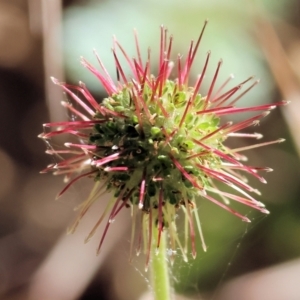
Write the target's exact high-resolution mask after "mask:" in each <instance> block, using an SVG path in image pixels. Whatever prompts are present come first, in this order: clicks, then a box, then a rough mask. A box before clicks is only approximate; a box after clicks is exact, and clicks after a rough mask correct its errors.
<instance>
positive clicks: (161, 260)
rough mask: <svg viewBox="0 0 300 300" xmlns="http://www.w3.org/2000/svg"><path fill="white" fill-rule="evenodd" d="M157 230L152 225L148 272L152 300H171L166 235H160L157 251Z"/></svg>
mask: <svg viewBox="0 0 300 300" xmlns="http://www.w3.org/2000/svg"><path fill="white" fill-rule="evenodd" d="M157 238H158V229H157V226H156V225H154V224H153V228H152V242H151V259H150V272H151V283H152V288H153V296H154V300H171V299H173V297H172V289H171V284H170V277H169V266H168V264H169V263H168V259H167V242H166V239H167V237H166V233H165V232H162V233H161V239H160V244H159V249H158V250H157Z"/></svg>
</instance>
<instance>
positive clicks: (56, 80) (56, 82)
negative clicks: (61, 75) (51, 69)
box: [50, 76, 59, 84]
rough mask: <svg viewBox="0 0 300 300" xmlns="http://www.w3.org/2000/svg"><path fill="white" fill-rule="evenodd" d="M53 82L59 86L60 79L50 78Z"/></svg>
mask: <svg viewBox="0 0 300 300" xmlns="http://www.w3.org/2000/svg"><path fill="white" fill-rule="evenodd" d="M50 79H51V81H52V82H53V83H54V84H59V81H58V79H56V78H55V77H52V76H51V77H50Z"/></svg>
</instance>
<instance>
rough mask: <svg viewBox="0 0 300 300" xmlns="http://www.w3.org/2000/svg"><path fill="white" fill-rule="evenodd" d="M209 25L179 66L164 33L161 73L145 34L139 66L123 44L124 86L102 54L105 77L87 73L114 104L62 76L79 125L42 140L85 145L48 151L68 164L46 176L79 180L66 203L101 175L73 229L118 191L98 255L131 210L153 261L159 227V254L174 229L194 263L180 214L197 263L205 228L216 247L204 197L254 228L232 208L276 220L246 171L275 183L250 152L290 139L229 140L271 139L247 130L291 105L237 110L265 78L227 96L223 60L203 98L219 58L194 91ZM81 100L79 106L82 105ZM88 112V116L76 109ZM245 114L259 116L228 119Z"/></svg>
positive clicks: (118, 49) (53, 130)
mask: <svg viewBox="0 0 300 300" xmlns="http://www.w3.org/2000/svg"><path fill="white" fill-rule="evenodd" d="M206 23H207V22H205V24H204V27H203V29H202V32H201V34H200V37H199V39H198V40H197V42H196V43H194V42H191V44H190V46H189V48H188V51H187V54H186V56H181V55H178V56H177V59H175V62H173V61H172V58H173V53H172V42H173V37H172V36H170V37H169V38H168V37H167V30H166V29H165V28H164V27H163V26H162V27H161V29H160V30H161V39H160V45H159V47H160V48H159V50H160V55H159V61H158V63H154V64H155V65H157V64H158V73H157V74H156V75H153V74H151V73H150V69H151V64H153V62H152V61H151V55H150V50H149V52H148V56H147V59H146V61H143V60H142V58H141V54H140V48H139V43H138V39H137V34H136V33H135V43H136V49H137V58H133V59H131V58H130V57H129V56H128V54H127V53H126V52H125V50H124V49H123V47H122V46H121V45H120V44H119V42H118V41H117V40H116V39H114V45H113V49H112V54H113V57H114V60H115V65H116V70H117V81H116V82H114V80H113V79H112V78H111V76H110V75H109V74H108V72H107V70H106V69H105V66H104V64H103V63H102V61H101V59H100V58H99V57H98V55H97V54H96V57H97V60H98V62H99V65H100V70H98V69H96V68H95V67H93V66H92V65H91V64H90V63H89V62H87V61H86V60H85V59H84V58H82V59H81V63H82V64H83V66H84V67H85V68H87V69H88V70H89V71H90V72H91V73H93V74H94V75H95V76H96V77H97V78H98V80H99V82H100V83H101V85H102V86H103V87H104V89H105V90H106V92H107V97H106V98H105V99H103V101H102V102H101V103H98V102H97V101H96V100H95V99H94V97H93V96H92V95H91V93H90V92H89V90H88V89H87V88H86V86H85V85H84V84H83V83H82V82H80V83H79V85H78V86H72V85H68V84H66V83H62V82H59V81H57V80H56V79H53V82H54V83H55V84H57V85H59V86H60V87H61V88H62V89H63V90H64V91H65V92H66V94H67V95H68V96H69V98H70V100H71V102H70V103H69V102H62V105H63V106H64V107H66V108H67V109H68V110H70V111H71V112H72V114H73V115H74V116H76V119H75V120H72V121H67V122H60V123H46V124H44V128H45V131H44V133H42V134H41V135H40V137H41V138H43V139H46V140H51V138H52V137H54V136H57V135H62V134H66V135H67V136H68V135H74V136H75V137H77V139H78V142H76V143H73V142H67V143H65V146H66V148H65V150H55V149H54V148H52V149H51V150H47V153H48V154H52V155H59V156H60V157H61V156H64V155H66V158H65V159H63V160H61V161H60V162H58V163H55V164H51V165H49V166H48V167H47V168H46V169H45V170H43V172H48V171H53V172H54V174H55V175H58V174H64V175H66V177H67V178H68V180H69V183H68V184H67V185H66V187H65V188H64V189H63V190H62V191H61V192H60V193H59V195H58V196H60V195H62V194H63V193H64V192H65V191H66V190H67V189H68V188H69V187H70V186H71V185H72V184H73V183H75V182H76V181H77V180H79V179H81V178H83V177H91V178H93V179H94V181H95V187H94V189H93V190H92V192H91V194H90V195H89V197H88V198H87V199H86V200H85V201H84V202H83V204H82V205H81V211H80V213H79V216H78V219H77V220H76V222H75V224H74V226H73V227H72V228H71V231H74V230H75V228H76V227H77V225H78V223H79V221H80V219H81V218H82V217H83V215H84V214H85V213H86V211H87V210H88V209H89V208H90V207H91V206H92V204H93V203H94V201H95V200H96V199H97V198H99V197H101V195H102V193H103V192H106V191H107V192H111V193H112V194H113V198H112V200H111V201H110V202H109V203H108V205H107V207H106V208H105V209H104V212H103V214H102V216H101V218H100V220H99V221H98V222H97V224H96V225H95V227H94V228H93V229H92V231H91V233H90V234H89V236H88V237H87V240H89V239H90V237H91V236H92V235H93V234H94V232H95V230H96V228H97V227H98V226H99V224H100V223H101V221H102V220H105V218H106V228H105V230H104V233H103V236H102V239H101V241H100V244H99V249H98V251H99V250H100V247H101V245H102V243H103V240H104V238H105V236H106V233H107V231H108V228H109V226H110V223H111V221H112V220H114V219H115V217H116V216H117V215H118V213H119V212H120V211H121V210H122V209H124V208H126V207H127V208H130V211H131V215H132V218H133V222H132V241H131V248H132V246H133V244H135V243H134V241H135V240H137V244H138V246H137V247H138V249H140V243H141V240H142V238H143V239H144V244H145V248H146V249H148V250H146V253H147V256H148V259H149V252H150V250H149V249H150V244H151V234H150V233H151V231H152V228H153V226H157V228H158V234H159V236H158V239H157V240H158V244H157V247H159V243H160V235H161V232H162V231H168V233H169V240H170V247H171V249H172V250H175V248H176V247H179V248H180V249H181V250H182V253H183V257H184V259H187V257H186V249H187V245H182V244H181V241H180V240H179V238H178V236H177V233H176V230H177V229H176V221H175V217H176V214H177V211H178V210H182V211H183V212H184V216H185V218H186V221H187V223H188V224H189V229H188V234H189V235H190V237H191V239H190V241H191V252H192V255H193V257H195V256H196V246H195V240H196V238H195V236H196V232H197V231H198V233H199V235H200V240H201V241H202V246H203V249H204V250H206V246H205V243H204V239H203V234H202V230H201V225H200V220H199V217H198V212H197V205H198V204H199V201H202V200H203V199H206V200H208V201H211V202H213V203H215V204H216V205H217V206H219V207H221V208H223V209H225V210H227V211H229V212H230V213H232V214H233V215H235V216H237V217H239V218H240V219H241V220H243V221H246V222H250V220H249V219H248V218H247V217H246V216H243V215H241V214H240V213H239V212H237V211H235V210H234V209H233V208H231V207H230V205H229V201H237V202H240V203H242V204H245V205H247V206H249V207H252V208H254V209H256V210H259V211H261V212H262V213H268V211H267V210H266V209H265V208H264V205H263V204H262V203H261V202H259V201H258V200H256V199H255V198H254V197H253V196H252V194H259V192H258V191H257V190H256V189H254V188H253V187H251V186H250V185H249V184H248V183H247V181H246V180H245V178H244V176H243V174H241V173H248V174H249V175H251V176H254V177H255V178H257V179H258V180H260V181H261V182H265V179H264V178H263V177H261V175H260V174H259V172H260V171H270V169H269V168H264V167H254V166H249V165H245V164H244V163H243V161H244V160H245V156H244V155H243V154H241V152H242V151H244V150H247V149H250V148H255V147H260V146H265V145H269V144H272V143H278V142H281V141H282V140H276V141H271V142H264V143H258V144H254V145H252V146H248V147H244V148H238V149H237V148H236V149H230V148H229V147H228V146H226V144H225V141H226V140H227V138H229V137H236V138H238V137H248V138H254V139H259V138H261V135H260V134H257V133H253V134H249V133H243V132H242V130H243V129H245V128H246V127H249V126H252V125H257V124H258V123H259V120H260V119H261V118H263V117H265V116H267V115H268V114H269V111H270V110H272V109H273V108H275V107H276V106H279V105H284V104H286V103H287V102H278V103H275V104H266V105H260V106H253V107H242V108H241V107H237V106H236V103H237V102H238V100H239V99H240V98H241V97H242V96H243V95H244V94H245V93H247V92H248V91H249V90H250V89H251V88H252V87H253V86H255V85H256V83H257V81H254V80H253V77H250V78H248V79H247V80H245V81H243V82H241V83H240V84H238V85H237V86H235V87H233V88H230V89H226V85H227V83H228V81H226V82H225V83H224V84H223V85H221V86H220V87H218V88H216V81H217V77H218V74H219V70H220V67H221V65H222V61H220V62H219V63H218V65H217V68H216V71H215V74H214V76H213V78H212V81H211V84H210V86H209V89H208V93H207V95H206V96H203V95H202V94H200V90H201V84H202V81H203V78H204V76H205V74H206V69H207V67H208V65H209V60H210V52H208V53H207V56H206V58H205V60H204V66H203V68H202V70H200V71H201V73H200V75H199V76H198V78H197V79H196V80H195V82H194V83H193V84H191V83H190V81H191V79H190V72H191V67H192V65H193V62H194V59H195V56H196V54H197V50H198V47H199V45H200V42H201V38H202V35H203V32H204V29H205V27H206ZM119 55H122V56H123V57H124V58H125V60H126V61H127V63H128V66H129V67H130V71H131V74H129V75H128V74H126V73H125V71H124V68H123V67H122V65H121V63H120V60H119ZM171 74H172V75H171ZM173 74H176V75H175V79H172V78H173ZM253 81H254V82H253ZM245 86H246V88H245ZM243 89H244V90H243ZM72 102H74V103H76V104H77V106H73V105H72ZM78 106H79V109H77V108H76V107H78ZM242 112H254V116H252V117H250V118H247V119H245V120H243V121H239V122H237V123H233V122H226V121H223V120H222V117H223V116H229V115H232V114H237V113H242ZM49 129H50V130H49ZM218 182H221V183H223V184H225V185H227V186H228V187H229V188H230V189H231V190H232V192H228V191H223V190H220V189H219V188H217V186H216V184H217V183H218ZM138 220H139V222H138ZM138 225H141V226H140V227H139V226H138ZM186 240H187V239H186ZM174 252H175V251H174Z"/></svg>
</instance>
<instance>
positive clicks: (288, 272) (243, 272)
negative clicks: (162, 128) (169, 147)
mask: <svg viewBox="0 0 300 300" xmlns="http://www.w3.org/2000/svg"><path fill="white" fill-rule="evenodd" d="M205 19H209V25H208V28H207V30H206V32H205V36H204V40H203V44H202V45H201V49H200V51H199V55H198V60H197V62H196V64H195V67H194V69H193V72H194V73H193V76H196V75H197V74H198V73H199V72H200V71H201V69H200V68H202V62H203V60H204V57H205V53H206V52H207V51H208V50H211V51H212V61H211V64H210V68H209V69H210V72H211V75H213V73H214V70H215V68H216V65H217V62H218V60H219V59H220V58H222V59H223V62H224V63H223V66H222V71H221V76H220V80H219V84H220V83H222V82H223V81H224V80H225V79H226V78H228V76H229V75H230V74H234V75H235V79H234V84H237V83H239V82H241V81H243V80H245V79H246V78H248V77H249V76H251V75H256V77H257V78H260V79H261V81H260V84H259V85H258V86H257V87H255V89H253V90H251V92H250V93H248V94H247V95H246V96H245V97H244V98H243V99H242V100H241V102H240V105H247V106H249V105H257V104H263V103H270V102H275V101H280V100H282V99H286V100H291V101H292V103H291V105H289V106H287V107H284V108H282V109H276V110H275V111H273V112H272V114H271V115H270V116H268V117H267V118H265V119H264V120H263V121H262V122H261V124H260V126H259V127H258V128H254V129H253V128H250V131H256V132H261V133H263V135H264V140H265V141H267V140H274V139H277V138H279V137H283V138H285V139H286V142H285V143H283V144H278V145H275V146H271V147H266V148H262V149H259V150H255V151H249V152H248V153H247V154H248V156H249V160H250V161H251V165H260V166H269V167H271V168H273V169H274V170H275V171H274V172H273V173H267V174H266V176H265V178H266V179H267V181H268V184H267V185H262V184H260V183H258V182H255V181H252V180H251V184H253V185H255V186H256V187H257V188H258V189H259V190H260V191H261V192H262V196H261V198H260V199H259V200H261V201H262V202H264V203H265V204H266V206H267V208H268V209H269V210H270V211H271V214H270V215H268V216H262V215H261V214H258V213H256V212H253V211H251V210H249V209H246V210H245V208H242V209H244V213H245V214H247V215H248V216H249V217H250V218H251V219H252V220H253V222H252V223H251V224H250V225H247V226H246V225H245V224H244V223H242V222H241V221H240V220H237V219H236V218H235V217H234V216H232V215H230V214H228V213H227V212H225V211H222V210H220V209H219V208H218V207H215V206H213V205H210V204H209V203H205V202H203V204H201V211H200V218H201V221H202V223H203V230H204V234H205V238H206V242H207V245H208V252H207V253H203V252H202V250H201V249H200V248H199V250H198V253H199V255H198V256H197V259H196V260H195V261H190V262H188V263H182V262H181V258H180V257H178V259H177V261H176V263H175V266H174V270H173V272H172V278H173V281H174V286H175V290H176V293H177V294H180V295H182V296H180V297H181V298H178V299H210V300H212V299H217V300H219V299H220V300H221V299H222V300H224V299H228V300H231V299H239V300H254V299H255V300H260V299H264V300H268V299H272V300H274V299H275V300H276V299H278V300H280V299H288V300H297V299H300V286H299V280H300V201H299V200H300V199H299V194H300V185H299V178H300V164H299V154H300V134H299V128H300V81H299V76H300V2H299V1H298V0H279V1H272V0H257V1H255V0H253V1H252V0H241V1H235V0H226V1H223V0H202V1H199V0H197V1H196V0H186V1H180V0H164V1H159V0H149V1H137V0H123V1H118V0H106V1H105V0H102V1H101V0H99V1H96V0H94V1H93V0H88V1H83V0H82V1H80V0H64V1H62V0H48V1H47V0H28V1H26V0H0V166H1V167H0V205H1V209H0V298H1V299H7V300H9V299H30V300H31V299H33V300H35V299H36V300H41V299H43V300H45V299H46V300H47V299H49V300H65V299H70V300H72V299H82V300H88V299H104V300H105V299H117V300H127V299H128V300H129V299H148V298H147V296H145V295H144V293H146V292H147V290H148V288H149V282H148V280H147V274H146V273H145V272H144V257H141V258H134V259H133V262H132V263H129V262H128V256H129V246H130V218H129V214H126V213H125V214H123V215H122V216H120V218H119V219H117V220H116V222H115V224H114V226H112V227H113V229H112V230H111V231H110V233H109V234H108V236H107V238H106V243H105V246H104V250H103V252H102V253H101V254H100V255H99V256H98V257H96V256H95V249H96V247H97V244H98V241H99V238H100V236H101V230H100V231H99V232H98V233H97V236H95V237H94V239H93V240H92V241H91V242H90V243H88V244H87V245H83V240H84V238H85V236H86V235H87V233H88V231H89V229H90V228H91V227H92V226H93V224H94V222H95V221H96V220H97V218H98V216H99V213H100V211H101V203H100V204H99V203H97V205H96V206H95V208H94V209H93V210H92V211H91V212H90V214H89V216H88V217H87V218H86V219H85V220H83V222H82V224H81V225H80V228H79V230H78V231H77V232H76V233H75V234H74V235H72V236H67V235H66V234H65V233H66V228H67V227H68V226H69V225H70V224H72V221H73V220H74V219H75V216H76V212H75V213H74V211H73V209H74V207H76V206H77V205H78V204H79V203H80V201H81V200H83V198H84V197H85V195H86V192H87V191H88V189H89V183H88V182H84V181H82V182H80V183H78V184H77V185H75V186H74V187H72V189H70V191H69V192H68V193H67V194H66V195H65V196H64V197H63V198H62V199H59V200H58V201H54V199H55V196H56V194H57V193H58V192H59V191H60V190H61V189H62V187H63V181H62V178H58V177H53V176H51V175H40V174H39V171H40V170H41V169H43V168H44V167H45V166H46V165H47V164H49V163H51V162H52V161H51V157H49V156H47V155H46V154H45V150H46V145H45V144H44V143H43V142H42V141H41V140H39V139H38V138H37V135H38V134H39V133H40V132H41V131H42V124H43V123H45V122H49V121H59V120H60V121H62V120H65V119H66V117H67V114H66V113H65V111H64V110H63V109H62V108H61V107H60V101H61V100H62V99H63V95H62V92H61V90H60V89H59V88H57V87H56V86H54V85H53V84H52V83H51V81H50V79H49V78H50V76H54V77H56V78H58V79H59V80H60V81H64V80H66V81H68V82H70V83H77V82H78V81H79V80H81V81H84V82H85V83H86V84H87V86H88V87H89V88H90V90H91V91H92V92H93V93H94V95H95V97H96V98H97V99H101V98H103V97H104V96H105V94H104V91H103V90H102V89H101V87H100V86H99V84H98V82H97V81H96V80H95V79H94V78H93V76H92V75H91V74H90V73H89V72H88V71H86V70H85V69H83V68H82V66H81V65H80V63H79V58H80V56H84V57H85V58H87V59H88V60H89V61H90V62H92V63H94V64H96V63H97V61H96V59H95V57H94V56H93V53H92V49H93V48H96V49H97V52H98V53H99V55H100V56H101V58H102V59H103V61H104V62H105V64H106V66H107V68H108V70H109V71H110V72H111V73H112V74H114V73H115V70H114V67H113V59H112V56H111V51H110V49H111V46H112V36H113V35H116V36H117V38H118V40H119V41H120V42H121V44H122V45H123V46H124V48H125V49H126V50H127V52H128V53H129V54H130V55H134V54H135V49H134V43H133V41H134V37H133V32H132V29H133V28H137V30H138V32H139V37H140V42H141V47H142V50H143V51H144V53H146V51H147V47H148V46H149V45H150V46H151V45H152V46H151V47H152V48H153V55H154V57H155V55H156V52H155V51H156V49H155V45H157V43H158V41H159V26H160V25H161V24H164V25H165V26H167V27H168V29H169V32H170V33H173V34H174V38H175V41H174V52H173V54H174V55H175V54H177V53H183V54H185V53H186V51H187V48H188V43H189V41H190V40H191V39H196V38H197V37H198V35H199V32H200V30H201V28H202V26H203V22H204V20H205ZM153 45H154V46H153ZM175 57H176V56H174V58H175ZM154 60H155V59H153V61H154ZM197 65H199V69H198V70H197ZM209 79H210V77H209V75H208V76H207V83H209ZM203 92H204V93H205V87H204V91H203ZM247 143H248V141H246V140H245V141H243V140H241V141H239V145H246V144H247ZM142 297H143V298H142ZM178 297H179V296H178Z"/></svg>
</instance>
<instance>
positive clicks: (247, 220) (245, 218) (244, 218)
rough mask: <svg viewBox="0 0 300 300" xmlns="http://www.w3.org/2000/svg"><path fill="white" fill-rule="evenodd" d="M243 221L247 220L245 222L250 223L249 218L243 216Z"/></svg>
mask: <svg viewBox="0 0 300 300" xmlns="http://www.w3.org/2000/svg"><path fill="white" fill-rule="evenodd" d="M242 220H243V221H244V222H247V223H251V220H250V219H248V218H247V217H243V219H242Z"/></svg>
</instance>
